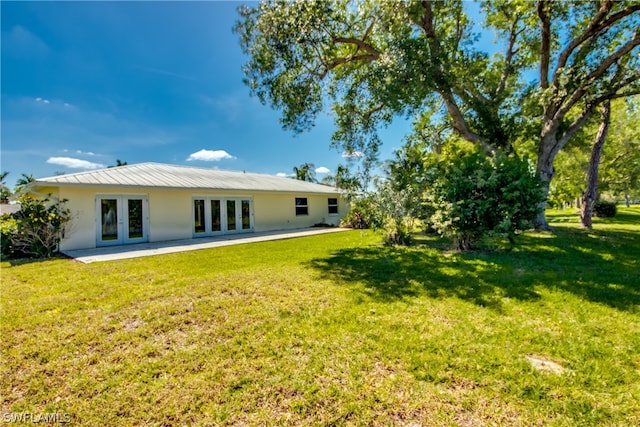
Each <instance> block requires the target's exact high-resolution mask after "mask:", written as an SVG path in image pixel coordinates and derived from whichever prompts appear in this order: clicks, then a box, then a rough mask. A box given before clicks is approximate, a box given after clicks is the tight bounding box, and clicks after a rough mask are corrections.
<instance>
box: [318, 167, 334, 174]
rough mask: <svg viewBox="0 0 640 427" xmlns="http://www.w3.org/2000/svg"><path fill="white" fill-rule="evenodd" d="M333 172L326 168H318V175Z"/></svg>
mask: <svg viewBox="0 0 640 427" xmlns="http://www.w3.org/2000/svg"><path fill="white" fill-rule="evenodd" d="M329 172H331V170H330V169H329V168H325V167H324V166H320V167H319V168H316V173H329Z"/></svg>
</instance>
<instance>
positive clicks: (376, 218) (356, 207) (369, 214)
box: [340, 196, 382, 228]
mask: <svg viewBox="0 0 640 427" xmlns="http://www.w3.org/2000/svg"><path fill="white" fill-rule="evenodd" d="M340 226H342V227H351V228H379V227H381V226H382V218H381V216H380V211H379V209H377V208H376V206H375V204H374V201H373V200H372V198H371V197H369V196H367V197H361V198H359V199H354V200H353V201H352V202H351V209H350V210H349V212H348V213H347V214H346V215H345V216H344V217H343V218H342V220H341V221H340Z"/></svg>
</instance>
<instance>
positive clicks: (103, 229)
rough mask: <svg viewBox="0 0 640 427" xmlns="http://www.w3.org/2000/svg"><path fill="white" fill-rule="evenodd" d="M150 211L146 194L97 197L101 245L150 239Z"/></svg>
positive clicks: (139, 241)
mask: <svg viewBox="0 0 640 427" xmlns="http://www.w3.org/2000/svg"><path fill="white" fill-rule="evenodd" d="M148 210H149V207H148V202H147V198H146V196H129V195H103V196H98V197H97V198H96V217H97V225H98V227H97V245H98V246H108V245H125V244H130V243H143V242H148V241H149V212H148Z"/></svg>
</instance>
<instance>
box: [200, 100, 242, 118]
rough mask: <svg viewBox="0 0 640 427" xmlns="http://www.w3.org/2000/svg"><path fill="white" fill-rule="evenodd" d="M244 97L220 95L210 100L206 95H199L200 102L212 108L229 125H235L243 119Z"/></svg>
mask: <svg viewBox="0 0 640 427" xmlns="http://www.w3.org/2000/svg"><path fill="white" fill-rule="evenodd" d="M244 98H245V97H244V95H241V94H237V95H221V96H217V97H215V98H212V97H210V96H208V95H200V102H202V103H203V104H204V105H206V106H211V107H213V108H214V109H215V110H216V111H217V114H222V115H224V117H225V118H226V119H227V121H228V122H229V123H236V122H238V121H239V120H240V119H242V118H243V117H244V111H245V109H244V103H245V102H244Z"/></svg>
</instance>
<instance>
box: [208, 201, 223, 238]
mask: <svg viewBox="0 0 640 427" xmlns="http://www.w3.org/2000/svg"><path fill="white" fill-rule="evenodd" d="M220 230H222V216H221V215H220V200H212V201H211V231H220Z"/></svg>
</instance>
